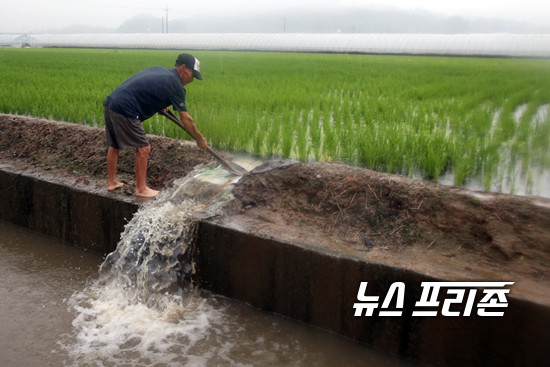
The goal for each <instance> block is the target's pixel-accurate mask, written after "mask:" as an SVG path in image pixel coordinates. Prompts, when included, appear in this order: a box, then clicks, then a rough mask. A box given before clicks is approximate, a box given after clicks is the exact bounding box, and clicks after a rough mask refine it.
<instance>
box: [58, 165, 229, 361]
mask: <svg viewBox="0 0 550 367" xmlns="http://www.w3.org/2000/svg"><path fill="white" fill-rule="evenodd" d="M236 179H238V177H235V176H232V175H230V174H228V173H226V172H225V171H223V170H221V169H218V168H216V169H212V167H199V168H196V169H195V170H194V171H193V172H192V173H190V174H189V175H188V176H187V177H185V178H183V179H180V180H178V181H176V182H175V183H174V185H173V188H172V189H171V190H167V191H165V192H162V193H161V194H160V195H159V196H158V197H157V198H156V199H155V200H153V201H151V202H149V203H147V204H145V205H143V206H142V207H141V208H140V210H139V211H138V212H137V213H136V214H135V216H134V217H133V219H132V220H131V221H130V222H129V223H128V224H127V226H126V227H125V230H124V233H123V235H122V239H121V241H120V242H119V244H118V247H117V249H116V250H115V251H114V252H113V253H111V254H109V255H108V256H107V258H106V259H105V261H104V263H103V264H102V265H101V268H100V277H99V279H98V280H97V281H95V282H93V283H92V284H90V285H89V286H88V287H87V288H86V289H85V290H84V291H82V292H78V293H76V294H74V295H73V296H72V297H71V299H70V301H69V306H70V307H71V308H72V309H73V310H74V311H76V313H77V317H76V318H75V319H74V321H73V327H74V334H75V335H72V336H68V338H67V340H66V341H65V342H63V343H62V346H63V348H64V349H66V350H67V351H68V353H69V355H70V356H71V357H72V358H73V363H75V364H83V365H93V366H115V365H116V366H118V365H132V366H140V365H143V366H148V365H156V366H170V365H177V366H181V365H184V364H185V363H182V362H184V361H183V360H182V358H183V359H184V360H186V361H187V362H186V363H191V360H192V359H193V358H195V359H196V358H199V357H198V356H195V357H193V353H190V349H191V348H196V347H197V341H198V340H201V339H205V338H207V337H208V333H209V331H208V329H209V326H210V325H211V324H212V323H213V322H219V321H220V312H221V310H220V309H219V308H214V307H213V306H212V304H211V303H208V302H206V298H205V297H203V296H200V295H199V294H198V292H197V291H194V290H192V289H185V287H184V285H185V284H186V278H188V277H189V276H190V274H191V271H192V266H191V264H190V262H189V261H188V260H187V259H186V256H187V253H186V250H187V247H188V244H189V243H190V241H191V240H192V237H193V232H194V225H193V222H194V221H196V219H198V218H205V217H211V216H215V215H218V214H220V213H221V211H222V210H223V207H224V204H226V203H228V202H229V201H230V200H231V199H232V196H231V193H230V190H231V185H230V184H231V183H232V182H233V181H235V180H236ZM199 359H202V361H203V362H205V360H204V354H203V353H201V357H200V358H199ZM194 362H195V363H191V364H193V365H196V364H199V365H200V364H202V363H199V361H194Z"/></svg>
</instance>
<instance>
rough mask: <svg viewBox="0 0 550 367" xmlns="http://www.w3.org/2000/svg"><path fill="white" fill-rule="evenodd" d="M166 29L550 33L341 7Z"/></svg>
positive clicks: (138, 27)
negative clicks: (341, 8) (338, 8)
mask: <svg viewBox="0 0 550 367" xmlns="http://www.w3.org/2000/svg"><path fill="white" fill-rule="evenodd" d="M164 29H165V25H164V24H163V19H162V18H158V17H154V16H152V15H139V16H136V17H133V18H131V19H128V20H127V21H125V22H124V23H123V24H121V25H120V26H119V27H118V28H116V29H108V28H100V29H98V28H91V27H85V26H71V27H70V28H64V29H56V30H47V31H41V32H40V33H162V32H163V30H164ZM168 30H169V32H170V33H204V32H208V33H285V32H286V33H336V32H342V33H438V34H457V33H546V34H548V33H550V26H539V25H533V24H530V23H525V22H512V21H505V20H501V19H496V18H495V19H488V18H477V19H470V18H465V17H458V16H453V17H449V16H445V15H442V14H436V13H432V12H428V11H424V10H414V11H405V10H397V9H384V10H382V9H370V10H369V9H360V8H349V9H344V10H339V11H322V10H292V9H289V10H287V11H278V12H271V13H262V14H255V15H246V16H245V15H243V16H238V17H229V18H228V17H225V16H221V15H202V16H195V17H192V18H174V20H171V21H170V22H169V24H168Z"/></svg>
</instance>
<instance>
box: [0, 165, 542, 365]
mask: <svg viewBox="0 0 550 367" xmlns="http://www.w3.org/2000/svg"><path fill="white" fill-rule="evenodd" d="M0 203H1V205H0V219H2V220H6V221H9V222H12V223H15V224H18V225H21V226H24V227H27V228H29V229H32V230H36V231H40V232H43V233H45V234H48V235H52V236H55V237H58V238H60V239H62V240H64V241H66V242H68V243H71V244H74V245H78V246H84V247H88V248H91V249H94V250H97V251H100V252H103V253H107V252H110V251H112V250H113V249H114V248H115V247H116V244H117V242H118V240H119V238H120V234H121V232H122V231H123V229H124V225H125V224H126V223H127V221H128V220H129V219H130V218H131V216H132V215H133V213H134V212H135V211H136V210H137V209H138V207H139V203H137V202H136V201H135V200H134V199H133V198H132V197H131V196H128V195H126V196H125V195H116V194H114V195H113V194H106V193H104V192H102V191H101V190H98V189H95V188H94V186H93V184H90V183H86V182H61V181H60V180H58V179H57V178H56V176H55V174H53V173H48V172H45V173H44V172H31V171H28V170H22V169H21V168H16V167H13V166H9V165H6V164H1V165H0ZM192 257H193V260H194V262H195V269H196V273H195V275H194V281H195V282H196V284H198V285H199V286H200V287H202V288H204V289H208V290H211V291H213V292H215V293H219V294H222V295H225V296H228V297H231V298H235V299H238V300H241V301H243V302H246V303H249V304H251V305H252V306H254V307H257V308H260V309H263V310H266V311H269V312H275V313H278V314H281V315H284V316H287V317H290V318H292V319H295V320H297V321H300V322H304V323H308V324H311V325H313V326H316V327H320V328H322V329H325V330H328V331H330V332H334V333H337V334H339V335H342V336H344V337H347V338H350V339H353V340H356V341H358V342H361V343H365V344H368V345H371V346H374V347H376V348H378V349H380V350H383V351H386V352H388V353H392V354H396V355H400V356H403V357H405V358H408V359H411V360H414V361H419V362H422V363H424V364H426V365H429V366H497V365H498V366H543V365H550V357H549V355H550V354H549V353H548V350H547V345H548V341H549V340H550V328H548V322H549V320H550V311H549V308H548V307H547V306H545V305H540V304H536V303H534V302H531V301H528V300H523V299H517V298H514V297H508V301H509V306H508V308H507V310H506V312H505V314H504V316H503V317H480V316H477V315H474V316H470V317H443V316H441V315H440V313H439V315H438V316H436V317H413V316H412V315H411V313H410V312H408V311H407V310H412V309H414V306H415V302H416V301H418V300H419V299H420V296H421V293H422V288H421V286H420V285H421V283H422V282H426V281H437V280H442V279H438V278H436V277H432V276H427V275H424V274H420V273H417V272H413V271H408V270H405V269H402V268H399V267H394V266H391V265H387V264H381V263H376V262H367V261H365V260H363V259H359V258H356V257H354V256H353V255H350V254H343V253H338V252H337V251H330V250H323V249H319V248H317V247H314V246H311V245H308V244H304V243H292V242H288V241H286V240H283V239H281V238H277V236H261V235H257V234H252V233H250V232H249V231H246V229H242V228H239V227H238V226H233V225H231V222H230V220H225V221H218V222H213V221H203V222H200V223H199V227H198V235H197V239H196V243H195V245H194V246H193V251H192ZM443 280H444V279H443ZM364 281H368V282H369V283H368V295H378V296H380V303H382V301H383V300H384V296H385V295H386V293H387V291H388V288H389V287H390V285H391V284H393V283H394V282H402V283H403V284H404V287H405V289H406V292H405V293H404V306H405V307H404V310H405V311H404V312H403V314H402V315H401V316H399V317H381V316H373V317H366V316H362V317H356V316H354V312H355V309H354V308H353V305H354V303H356V302H357V293H358V288H359V285H360V283H361V282H364ZM478 293H479V292H478ZM477 300H478V301H479V299H477ZM474 314H475V312H474Z"/></svg>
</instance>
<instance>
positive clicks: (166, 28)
mask: <svg viewBox="0 0 550 367" xmlns="http://www.w3.org/2000/svg"><path fill="white" fill-rule="evenodd" d="M168 10H170V9H168V4H166V33H168Z"/></svg>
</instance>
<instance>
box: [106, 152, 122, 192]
mask: <svg viewBox="0 0 550 367" xmlns="http://www.w3.org/2000/svg"><path fill="white" fill-rule="evenodd" d="M119 153H120V149H116V148H113V147H109V150H107V176H108V179H107V190H109V191H113V190H115V189H118V188H119V187H122V186H124V184H123V183H122V182H119V181H118V180H117V178H116V168H117V164H118V154H119Z"/></svg>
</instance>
